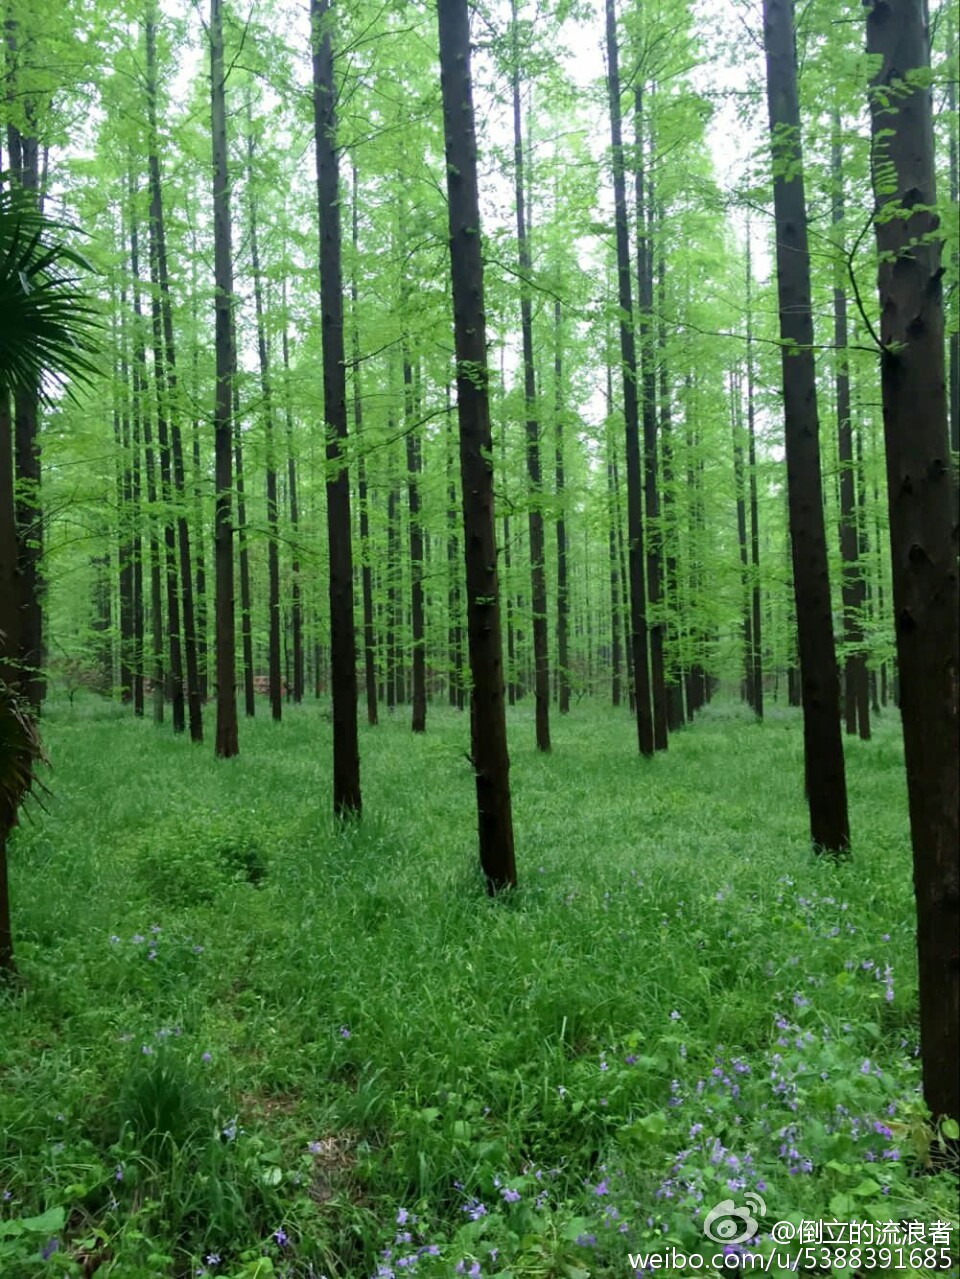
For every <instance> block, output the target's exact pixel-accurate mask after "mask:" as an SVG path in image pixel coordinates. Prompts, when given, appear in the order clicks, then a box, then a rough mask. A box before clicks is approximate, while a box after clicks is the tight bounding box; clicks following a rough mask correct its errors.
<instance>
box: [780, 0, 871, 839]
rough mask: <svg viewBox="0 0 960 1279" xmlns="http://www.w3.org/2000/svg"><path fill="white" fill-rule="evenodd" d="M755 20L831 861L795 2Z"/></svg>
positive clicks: (816, 755) (835, 825) (816, 788)
mask: <svg viewBox="0 0 960 1279" xmlns="http://www.w3.org/2000/svg"><path fill="white" fill-rule="evenodd" d="M763 14H764V24H763V36H764V47H765V51H766V62H767V103H768V107H769V113H770V136H771V150H772V156H773V198H774V218H775V223H776V233H777V293H778V300H779V308H780V339H781V343H782V355H783V359H782V366H783V400H784V419H785V423H784V424H785V442H786V454H787V490H788V501H789V517H790V518H789V522H790V537H791V545H792V551H793V575H794V591H795V594H796V601H797V638H798V642H799V647H800V681H801V692H802V698H803V727H804V753H805V758H806V778H807V794H808V800H809V806H810V833H811V836H812V838H813V843H814V845H815V847H816V848H817V849H818V850H822V851H824V852H830V853H834V854H839V853H844V852H846V851H847V850H848V848H849V844H850V826H849V819H848V815H847V784H846V774H845V769H844V759H843V738H842V735H841V732H840V680H839V675H838V672H837V658H836V650H835V649H834V642H833V627H832V621H831V600H830V580H829V572H828V567H827V542H826V531H825V526H824V516H823V492H822V485H821V475H820V440H819V431H820V423H819V419H818V416H817V385H816V371H815V368H814V359H813V314H812V310H811V305H810V255H809V250H808V247H807V210H806V198H805V195H804V186H803V159H802V148H801V144H800V102H799V97H798V92H797V59H796V37H795V32H794V25H793V0H764V5H763Z"/></svg>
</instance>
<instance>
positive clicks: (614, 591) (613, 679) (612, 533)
mask: <svg viewBox="0 0 960 1279" xmlns="http://www.w3.org/2000/svg"><path fill="white" fill-rule="evenodd" d="M608 416H609V412H608ZM611 436H612V432H611V431H609V430H608V431H607V502H608V507H609V513H608V526H607V535H608V550H609V555H610V700H611V702H612V703H613V705H614V706H619V705H620V666H621V662H622V657H621V653H620V565H619V561H618V557H617V528H616V526H617V524H618V523H619V521H620V511H619V502H618V501H617V490H616V486H615V485H614V480H613V447H614V445H613V439H612V438H611Z"/></svg>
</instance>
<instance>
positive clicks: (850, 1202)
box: [0, 697, 956, 1279]
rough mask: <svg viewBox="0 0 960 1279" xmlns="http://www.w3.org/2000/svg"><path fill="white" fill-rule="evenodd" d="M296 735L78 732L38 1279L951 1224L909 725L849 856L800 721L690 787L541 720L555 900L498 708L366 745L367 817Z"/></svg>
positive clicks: (19, 1121)
mask: <svg viewBox="0 0 960 1279" xmlns="http://www.w3.org/2000/svg"><path fill="white" fill-rule="evenodd" d="M264 709H265V708H261V715H260V717H259V718H258V719H257V720H256V721H254V722H253V723H246V724H244V725H243V726H242V743H241V745H242V751H243V753H242V755H241V756H240V757H239V758H238V759H236V760H232V761H227V762H218V761H215V760H214V759H213V752H212V747H211V746H205V747H204V748H203V749H195V748H192V747H191V746H190V744H189V743H188V742H187V741H185V740H180V741H174V740H172V738H171V736H170V735H169V731H168V730H163V731H158V730H156V729H155V728H154V727H153V726H152V725H151V724H149V723H136V722H134V721H133V720H132V719H131V718H130V717H129V716H128V715H127V714H126V713H121V711H120V710H119V708H116V707H112V706H110V705H108V704H105V703H102V702H98V701H97V700H95V699H93V698H92V697H91V698H90V700H88V701H81V700H80V699H78V700H77V704H76V706H75V707H69V706H67V705H66V704H65V703H63V704H55V705H54V706H52V707H51V710H50V713H49V715H48V716H46V717H45V721H44V735H45V740H46V744H47V747H48V749H49V751H50V754H51V757H52V761H53V771H52V773H51V774H50V776H49V778H48V781H49V784H50V787H51V790H52V792H53V797H52V799H51V800H50V801H49V803H48V806H47V811H46V812H45V813H41V812H39V811H37V810H34V812H33V815H32V817H31V818H30V820H28V821H26V822H25V824H24V825H23V827H22V828H21V829H20V830H19V831H18V832H17V835H16V837H15V839H14V841H13V844H12V849H11V860H12V874H13V895H14V912H15V928H16V934H17V945H18V962H19V965H20V968H21V970H22V973H23V977H24V982H23V984H22V986H21V987H20V988H18V989H16V990H14V991H12V992H10V993H8V994H7V995H6V996H4V997H3V1003H2V1004H0V1062H2V1067H0V1192H2V1194H3V1197H4V1200H5V1202H3V1204H2V1208H0V1211H2V1218H0V1273H2V1275H3V1276H4V1279H20V1276H21V1275H22V1276H23V1277H24V1279H28V1277H29V1276H32V1275H34V1274H38V1273H42V1274H49V1275H53V1276H56V1279H62V1276H67V1275H70V1276H74V1275H90V1274H96V1275H97V1276H112V1277H116V1279H147V1277H152V1276H158V1277H160V1276H176V1277H178V1279H179V1277H186V1276H198V1275H199V1276H202V1275H210V1276H219V1275H224V1276H228V1277H229V1279H241V1277H243V1279H267V1277H268V1276H272V1275H286V1276H290V1279H294V1277H302V1279H306V1277H307V1276H314V1277H317V1279H319V1276H321V1275H325V1276H328V1279H340V1277H346V1276H351V1277H352V1276H356V1277H357V1279H366V1277H368V1276H372V1275H374V1274H382V1275H384V1276H389V1275H391V1274H397V1275H401V1274H417V1275H421V1276H432V1275H444V1276H446V1275H453V1274H455V1273H466V1274H483V1275H496V1274H499V1275H501V1276H503V1277H504V1279H508V1277H512V1279H534V1277H536V1279H550V1277H551V1276H556V1277H557V1279H560V1277H561V1276H564V1277H565V1279H587V1277H588V1276H593V1277H597V1279H599V1277H602V1276H613V1275H622V1274H625V1273H631V1270H630V1265H629V1263H628V1254H635V1253H637V1252H641V1251H645V1252H650V1251H654V1250H656V1249H658V1248H659V1249H662V1248H664V1247H669V1246H672V1247H675V1248H678V1249H680V1248H682V1249H684V1250H685V1251H686V1252H687V1253H690V1252H691V1250H692V1251H694V1252H703V1251H704V1250H705V1245H706V1247H707V1248H711V1249H712V1248H714V1247H719V1246H722V1244H721V1245H712V1244H709V1241H708V1240H707V1239H705V1236H704V1233H703V1229H704V1227H703V1223H704V1221H705V1220H706V1219H707V1215H708V1213H709V1211H710V1209H711V1208H712V1207H713V1206H714V1205H715V1204H717V1203H719V1202H721V1201H726V1200H730V1199H731V1198H732V1199H733V1200H734V1201H735V1205H731V1207H733V1206H739V1205H741V1204H742V1203H743V1202H744V1196H745V1195H746V1194H747V1193H748V1192H749V1193H750V1194H759V1195H760V1196H761V1197H762V1198H763V1199H764V1200H765V1204H766V1206H767V1207H768V1209H769V1211H768V1213H767V1215H766V1218H765V1220H764V1221H761V1222H760V1224H759V1225H758V1227H757V1231H756V1233H757V1234H758V1235H759V1236H760V1237H761V1239H760V1242H759V1243H757V1244H755V1245H753V1247H754V1250H755V1251H760V1252H765V1253H770V1251H771V1250H772V1248H773V1246H774V1245H773V1242H772V1241H771V1239H770V1238H769V1230H770V1227H771V1224H772V1222H774V1221H776V1220H778V1219H792V1220H793V1221H794V1223H795V1224H796V1223H799V1221H800V1219H801V1218H804V1219H818V1218H827V1217H830V1218H837V1219H839V1220H843V1221H846V1220H853V1219H863V1220H873V1219H881V1220H893V1221H900V1220H915V1221H924V1222H926V1223H928V1224H929V1223H932V1222H934V1221H936V1220H940V1221H942V1220H946V1219H951V1220H953V1221H954V1222H955V1220H956V1215H955V1206H954V1204H955V1180H954V1178H953V1177H952V1176H951V1175H950V1174H949V1173H948V1172H941V1173H939V1174H936V1175H933V1174H931V1173H930V1171H929V1167H928V1164H929V1157H930V1151H931V1148H932V1150H933V1152H934V1154H936V1151H937V1144H936V1138H935V1136H934V1135H932V1134H931V1133H930V1131H929V1129H928V1127H927V1126H926V1125H925V1123H924V1115H923V1108H922V1104H921V1102H920V1100H919V1095H918V1085H919V1072H918V1062H917V1059H916V1056H915V1047H916V971H915V956H914V941H913V904H912V887H911V874H910V851H909V840H908V833H907V824H906V797H905V787H904V780H903V768H902V754H901V748H900V738H899V728H898V725H896V724H895V723H894V717H893V715H892V714H891V715H888V716H886V717H885V718H884V720H883V721H882V722H881V723H880V724H879V725H878V731H877V734H876V737H875V740H874V741H873V742H871V743H869V744H864V743H861V742H859V741H848V743H847V759H848V770H849V784H850V795H851V809H852V811H851V819H852V826H853V832H854V848H853V856H852V858H851V860H850V861H849V862H844V863H841V864H836V863H834V862H832V861H830V860H826V859H818V858H816V857H815V856H813V855H812V853H811V852H810V849H809V846H808V837H807V832H808V827H807V814H806V809H805V805H804V800H803V794H802V786H801V776H802V774H801V758H802V742H801V733H800V723H799V719H798V718H797V716H796V714H795V713H793V712H785V711H778V710H776V709H774V710H773V711H772V713H771V714H770V715H769V717H768V719H767V722H766V723H765V724H763V725H757V724H754V723H752V722H750V721H749V720H748V719H747V718H746V717H745V716H744V715H743V714H742V713H741V712H740V711H739V709H737V708H733V707H726V708H725V707H716V708H711V709H709V710H708V711H707V712H706V713H704V714H703V715H702V717H701V718H700V720H699V722H698V723H697V725H696V726H695V727H693V728H691V729H687V730H685V731H684V732H683V733H680V734H678V735H677V736H676V737H675V738H674V739H673V740H672V741H671V746H670V751H669V752H668V754H667V755H665V756H663V757H660V758H657V759H656V760H654V761H643V760H641V759H639V758H638V756H637V754H636V749H635V734H634V729H633V725H632V723H631V721H630V719H629V717H628V716H627V715H626V713H615V712H612V711H610V710H609V709H607V708H601V707H589V706H588V707H579V708H577V710H576V712H575V713H574V714H571V715H570V716H568V717H566V718H563V719H561V718H560V717H559V716H555V717H554V724H553V726H552V728H553V735H554V743H555V749H554V752H553V754H552V755H551V756H549V757H546V758H543V757H539V756H538V755H537V753H536V751H535V750H534V747H533V720H532V712H531V711H530V710H529V709H527V708H525V707H523V708H520V709H518V710H517V711H516V712H515V713H513V712H511V721H510V733H511V747H512V763H513V771H512V778H513V787H514V821H515V828H516V836H517V847H518V862H519V873H520V877H521V886H520V889H519V890H518V891H517V893H516V894H514V895H513V896H512V898H511V899H509V900H502V901H499V902H490V901H488V900H487V899H486V897H485V896H484V894H483V891H482V885H481V883H480V879H479V874H478V870H477V866H476V834H475V811H474V791H473V783H472V777H471V774H470V767H469V764H468V762H467V760H466V757H465V749H466V745H467V743H466V733H467V722H466V720H465V718H464V717H463V716H460V715H457V714H456V713H455V712H452V711H448V710H446V709H444V708H437V707H432V708H431V710H430V715H429V722H428V732H427V734H426V735H425V736H423V737H414V736H413V735H412V734H411V733H410V732H409V725H408V719H407V714H406V712H403V713H399V714H398V715H397V716H396V718H390V719H388V720H387V722H386V723H384V724H383V725H382V726H381V727H380V728H378V729H375V730H371V729H367V728H364V729H362V730H361V732H362V736H361V750H362V756H363V786H364V805H365V816H364V819H363V822H362V824H360V825H359V826H355V827H351V826H347V827H337V826H335V825H334V823H333V821H332V818H331V816H330V809H331V793H330V780H329V779H330V725H329V721H328V716H327V714H326V713H325V712H324V710H323V709H322V708H320V707H318V706H316V705H311V706H308V707H304V708H302V709H295V710H292V711H290V712H289V713H288V715H287V718H286V720H285V722H284V724H283V725H282V726H280V727H277V726H274V725H273V724H271V723H270V722H269V721H268V720H267V718H266V715H265V713H264ZM736 1225H737V1226H739V1225H740V1222H739V1221H738V1222H737V1223H736ZM718 1237H719V1238H720V1239H721V1240H722V1239H723V1238H729V1237H730V1235H729V1234H728V1235H726V1236H725V1235H723V1234H722V1232H721V1233H720V1235H719V1236H718ZM953 1238H954V1239H955V1235H954V1237H953ZM927 1243H928V1246H929V1243H930V1238H929V1237H928V1241H927ZM728 1251H729V1252H730V1253H731V1256H732V1257H733V1258H734V1260H733V1261H731V1263H730V1264H736V1261H735V1257H736V1251H737V1250H736V1248H731V1249H729V1250H728ZM914 1252H915V1250H914ZM44 1254H46V1256H45V1255H44ZM906 1259H907V1260H909V1259H910V1258H909V1257H908V1258H906ZM912 1260H913V1261H915V1262H916V1263H917V1264H916V1265H915V1266H914V1267H913V1268H914V1269H915V1270H919V1269H923V1268H924V1265H923V1263H924V1262H927V1263H930V1262H931V1261H935V1260H938V1258H936V1257H933V1256H932V1255H931V1256H922V1255H914V1256H913V1257H912ZM638 1264H639V1263H638ZM458 1267H459V1269H458ZM657 1268H658V1269H659V1270H660V1271H661V1272H663V1271H664V1270H669V1269H670V1266H669V1264H668V1263H664V1262H661V1263H660V1265H659V1267H657ZM674 1268H675V1269H676V1267H674ZM927 1268H928V1269H929V1265H928V1266H927ZM645 1269H646V1270H647V1271H649V1270H650V1269H651V1266H650V1265H649V1264H647V1265H646V1267H645ZM682 1270H683V1267H682V1266H681V1267H680V1271H682Z"/></svg>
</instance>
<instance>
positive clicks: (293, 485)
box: [281, 276, 362, 706]
mask: <svg viewBox="0 0 960 1279" xmlns="http://www.w3.org/2000/svg"><path fill="white" fill-rule="evenodd" d="M287 327H288V326H287V281H286V276H284V280H283V334H282V338H281V349H282V353H283V406H284V415H285V417H286V423H287V500H288V501H289V503H290V541H291V543H292V547H291V559H290V578H291V581H290V625H291V629H292V630H293V700H294V703H295V705H297V706H299V705H300V703H301V702H302V701H303V694H304V689H305V686H306V680H305V678H304V651H303V598H302V589H301V585H300V504H299V500H298V496H297V457H296V450H295V447H294V438H293V408H292V405H291V399H290V338H289V334H288V332H287ZM361 501H362V499H361Z"/></svg>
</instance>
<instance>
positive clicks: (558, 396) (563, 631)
mask: <svg viewBox="0 0 960 1279" xmlns="http://www.w3.org/2000/svg"><path fill="white" fill-rule="evenodd" d="M553 333H554V348H553V379H554V410H553V433H554V485H555V489H556V494H557V708H558V710H559V711H560V714H561V715H566V714H567V713H568V712H569V710H570V652H569V649H570V639H569V636H570V587H569V584H568V575H569V570H568V567H567V517H566V501H567V498H566V487H567V482H566V475H565V464H564V446H563V414H564V395H563V307H562V304H561V302H560V299H559V298H557V299H556V300H555V302H554V304H553Z"/></svg>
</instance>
